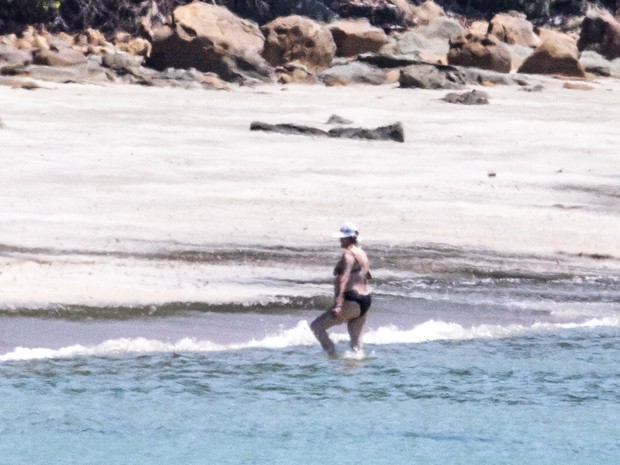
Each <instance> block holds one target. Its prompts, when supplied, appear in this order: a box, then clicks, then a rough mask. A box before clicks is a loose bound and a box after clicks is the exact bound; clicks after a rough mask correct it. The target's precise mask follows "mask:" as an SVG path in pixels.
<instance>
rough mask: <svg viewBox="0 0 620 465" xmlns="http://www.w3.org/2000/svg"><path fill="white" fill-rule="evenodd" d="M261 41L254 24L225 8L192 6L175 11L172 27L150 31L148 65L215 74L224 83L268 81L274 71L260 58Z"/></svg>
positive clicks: (157, 67)
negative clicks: (225, 81) (150, 43)
mask: <svg viewBox="0 0 620 465" xmlns="http://www.w3.org/2000/svg"><path fill="white" fill-rule="evenodd" d="M264 41H265V39H264V37H263V35H262V33H261V31H260V29H259V28H258V26H256V25H255V24H253V23H251V22H249V21H246V20H244V19H241V18H239V17H238V16H236V15H235V14H233V13H231V12H230V11H229V10H227V9H226V8H224V7H221V6H217V5H208V4H206V3H202V2H194V3H190V4H188V5H184V6H180V7H177V8H176V9H175V10H174V11H173V13H172V22H171V24H168V25H163V26H159V27H157V28H154V29H153V30H152V32H151V42H152V50H151V56H150V57H149V59H148V62H147V64H148V65H149V66H151V67H153V68H155V69H157V70H164V69H166V68H182V69H189V68H195V69H197V70H199V71H203V72H214V73H217V74H218V75H219V76H220V77H222V78H223V79H225V80H227V81H247V80H262V81H271V80H273V70H272V69H271V68H270V67H269V66H268V65H267V63H266V62H265V61H264V60H263V59H262V58H261V56H260V52H261V50H262V49H263V45H264Z"/></svg>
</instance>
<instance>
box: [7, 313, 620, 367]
mask: <svg viewBox="0 0 620 465" xmlns="http://www.w3.org/2000/svg"><path fill="white" fill-rule="evenodd" d="M597 327H616V328H617V327H620V318H618V317H608V318H594V319H590V320H587V321H585V322H582V323H535V324H533V325H531V326H523V325H508V326H500V325H479V326H472V327H469V328H466V327H463V326H461V325H459V324H457V323H447V322H443V321H436V320H429V321H426V322H424V323H422V324H419V325H417V326H415V327H413V328H412V329H409V330H403V329H399V328H397V327H395V326H382V327H380V328H377V329H374V330H370V331H368V332H367V333H366V335H365V337H364V341H365V342H366V343H367V344H369V345H387V344H419V343H424V342H431V341H439V340H471V339H497V338H506V337H519V336H523V335H526V334H531V333H544V332H551V331H557V330H566V329H568V330H570V329H579V328H597ZM331 336H332V338H333V339H334V340H335V341H336V342H346V341H348V335H347V334H346V333H342V332H337V331H336V332H333V333H331ZM314 344H316V341H315V339H314V336H313V334H312V332H311V330H310V327H309V325H308V322H307V321H300V322H299V323H297V325H296V326H295V327H293V328H290V329H287V330H282V331H281V332H280V333H278V334H275V335H272V336H267V337H265V338H263V339H258V340H256V339H252V340H250V341H247V342H243V343H232V344H217V343H214V342H211V341H207V340H196V339H194V338H183V339H181V340H179V341H177V342H175V343H171V342H164V341H159V340H156V339H146V338H120V339H111V340H108V341H105V342H102V343H101V344H97V345H94V346H84V345H80V344H76V345H72V346H67V347H63V348H60V349H50V348H28V347H17V348H15V349H14V350H13V351H12V352H9V353H6V354H4V355H0V362H7V361H21V360H34V359H48V358H72V357H83V356H95V357H97V356H99V357H113V356H122V355H126V354H155V353H201V352H218V351H232V350H243V349H255V348H262V349H283V348H287V347H299V346H310V345H314Z"/></svg>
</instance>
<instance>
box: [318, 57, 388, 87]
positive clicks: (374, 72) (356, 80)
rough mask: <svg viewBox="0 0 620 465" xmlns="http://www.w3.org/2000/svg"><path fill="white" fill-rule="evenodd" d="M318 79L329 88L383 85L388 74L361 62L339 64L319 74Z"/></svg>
mask: <svg viewBox="0 0 620 465" xmlns="http://www.w3.org/2000/svg"><path fill="white" fill-rule="evenodd" d="M318 78H319V79H320V80H321V81H322V82H324V83H325V84H326V85H328V86H335V85H348V84H371V85H381V84H385V83H386V81H387V72H386V71H385V70H384V69H381V68H379V67H376V66H372V65H370V64H368V63H364V62H360V61H352V62H350V63H343V64H338V65H336V66H332V67H331V68H329V69H327V70H325V71H323V72H321V73H319V75H318Z"/></svg>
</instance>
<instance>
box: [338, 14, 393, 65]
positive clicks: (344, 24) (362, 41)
mask: <svg viewBox="0 0 620 465" xmlns="http://www.w3.org/2000/svg"><path fill="white" fill-rule="evenodd" d="M328 29H329V31H330V32H331V34H332V38H333V39H334V42H335V43H336V55H338V56H341V57H349V56H355V55H359V54H360V53H367V52H378V51H379V50H380V49H381V47H383V45H385V43H386V42H387V35H386V34H385V32H383V29H379V28H378V27H374V26H372V25H371V24H370V22H369V21H368V20H367V19H366V18H362V19H345V20H342V21H337V22H335V23H332V24H330V25H329V26H328Z"/></svg>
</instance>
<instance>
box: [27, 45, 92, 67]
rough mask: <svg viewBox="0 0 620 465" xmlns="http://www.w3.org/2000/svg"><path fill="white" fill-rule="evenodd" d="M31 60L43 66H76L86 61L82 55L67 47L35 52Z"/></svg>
mask: <svg viewBox="0 0 620 465" xmlns="http://www.w3.org/2000/svg"><path fill="white" fill-rule="evenodd" d="M33 58H34V59H33V62H34V64H36V65H44V66H76V65H83V64H85V63H86V61H87V60H86V57H85V56H84V54H83V53H81V52H79V51H77V50H74V49H72V48H69V47H61V48H57V47H52V48H50V49H49V50H37V51H36V52H35V53H34V57H33Z"/></svg>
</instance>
